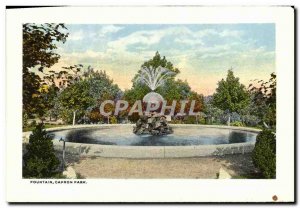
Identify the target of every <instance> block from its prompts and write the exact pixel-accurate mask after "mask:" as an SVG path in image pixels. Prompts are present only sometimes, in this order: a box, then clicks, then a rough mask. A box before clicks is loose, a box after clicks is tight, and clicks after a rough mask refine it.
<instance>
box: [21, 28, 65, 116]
mask: <svg viewBox="0 0 300 208" xmlns="http://www.w3.org/2000/svg"><path fill="white" fill-rule="evenodd" d="M66 29H67V28H66V27H65V26H64V24H33V23H28V24H23V110H24V113H26V114H29V115H32V114H34V113H38V115H41V114H43V113H41V110H42V109H43V104H41V102H40V101H41V98H40V95H41V93H42V92H41V91H40V88H41V87H42V79H41V78H40V77H39V76H38V75H36V74H35V73H33V72H30V71H29V69H31V68H35V67H38V70H39V71H40V72H43V69H44V68H45V67H51V66H52V65H54V64H55V63H57V62H58V60H59V58H60V56H59V55H58V54H57V53H55V52H54V49H56V48H57V46H56V43H58V42H63V43H64V42H65V41H66V38H67V37H68V33H67V32H66ZM37 110H39V112H37Z"/></svg>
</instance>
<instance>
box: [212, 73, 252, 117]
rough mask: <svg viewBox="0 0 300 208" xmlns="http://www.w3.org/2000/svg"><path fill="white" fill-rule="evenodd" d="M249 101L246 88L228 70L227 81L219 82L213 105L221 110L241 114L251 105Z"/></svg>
mask: <svg viewBox="0 0 300 208" xmlns="http://www.w3.org/2000/svg"><path fill="white" fill-rule="evenodd" d="M249 99H250V98H249V94H248V92H247V91H246V89H245V86H244V85H243V84H241V83H240V82H239V78H238V77H235V76H234V74H233V71H232V70H228V73H227V77H226V79H225V80H224V79H222V80H221V81H219V82H218V87H217V89H216V92H215V93H214V95H213V100H212V104H213V105H214V106H215V107H217V108H220V109H221V110H224V111H225V110H227V111H229V112H238V113H239V112H240V111H241V110H242V109H243V108H245V107H246V106H247V105H248V104H249Z"/></svg>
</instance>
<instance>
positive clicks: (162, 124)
mask: <svg viewBox="0 0 300 208" xmlns="http://www.w3.org/2000/svg"><path fill="white" fill-rule="evenodd" d="M173 74H174V72H172V71H170V70H169V69H167V68H164V67H161V66H159V67H157V68H153V67H150V68H147V67H144V68H142V69H141V70H140V72H139V75H138V79H137V81H139V82H141V83H143V84H145V85H147V86H148V87H149V88H150V89H151V90H152V92H149V93H148V94H146V95H145V96H144V97H143V102H144V103H146V104H147V105H149V106H151V105H157V106H159V105H161V103H162V102H163V101H164V98H163V97H162V96H161V95H160V94H158V93H156V92H154V90H155V89H156V88H158V87H159V86H162V85H163V84H164V83H165V80H166V79H167V78H168V77H170V76H171V75H173ZM133 132H134V133H135V134H152V135H165V134H171V133H173V130H172V128H171V127H170V126H169V125H168V122H167V120H166V117H165V116H164V115H160V114H157V113H155V112H147V114H146V115H143V116H141V117H140V119H139V120H138V121H137V123H136V126H135V127H134V129H133Z"/></svg>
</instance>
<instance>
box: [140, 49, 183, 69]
mask: <svg viewBox="0 0 300 208" xmlns="http://www.w3.org/2000/svg"><path fill="white" fill-rule="evenodd" d="M150 66H151V67H153V68H157V67H159V66H161V67H164V68H167V69H169V70H171V71H173V72H175V73H176V74H178V73H179V72H180V71H179V69H178V68H176V67H174V66H173V64H172V63H171V62H170V61H168V60H167V59H166V57H165V56H163V57H161V56H160V54H159V52H158V51H156V53H155V55H154V57H153V58H152V59H150V60H148V61H146V62H144V63H143V64H142V67H147V68H150Z"/></svg>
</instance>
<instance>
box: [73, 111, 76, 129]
mask: <svg viewBox="0 0 300 208" xmlns="http://www.w3.org/2000/svg"><path fill="white" fill-rule="evenodd" d="M75 119H76V111H74V112H73V126H74V125H75Z"/></svg>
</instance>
